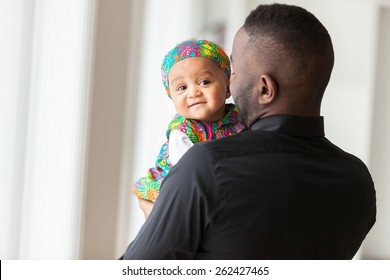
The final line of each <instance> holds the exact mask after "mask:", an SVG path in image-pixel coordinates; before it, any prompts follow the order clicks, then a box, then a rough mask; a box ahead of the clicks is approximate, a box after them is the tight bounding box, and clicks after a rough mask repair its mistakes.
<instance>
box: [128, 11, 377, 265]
mask: <svg viewBox="0 0 390 280" xmlns="http://www.w3.org/2000/svg"><path fill="white" fill-rule="evenodd" d="M231 58H232V65H233V71H234V74H233V75H232V77H231V84H230V90H231V94H232V96H233V98H234V100H235V102H236V104H237V106H238V108H239V111H240V114H241V119H242V121H243V123H244V124H246V126H247V127H248V128H250V129H249V130H248V131H246V132H243V133H240V134H238V135H235V136H231V137H227V138H224V139H221V140H217V141H212V142H208V143H202V144H197V145H195V146H194V147H193V148H191V149H190V150H189V151H188V152H187V153H186V154H185V155H184V156H183V158H182V159H181V160H180V161H179V163H178V164H177V165H176V166H175V167H174V168H172V170H171V171H170V173H169V175H168V176H167V177H166V178H165V180H164V182H163V184H162V187H161V194H160V197H159V198H158V199H157V201H156V203H155V205H154V209H153V211H152V212H151V214H150V216H149V217H148V219H147V220H146V222H145V224H144V226H143V227H142V228H141V230H140V233H139V235H138V236H137V237H136V238H135V240H134V241H133V242H132V243H131V244H130V246H129V247H128V249H127V251H126V252H125V254H124V258H125V259H351V258H353V256H354V255H355V253H356V252H357V250H358V249H359V247H360V245H361V243H362V241H363V240H364V238H365V236H366V235H367V233H368V232H369V230H370V229H371V227H372V226H373V224H374V223H375V215H376V200H375V190H374V185H373V182H372V179H371V176H370V174H369V171H368V170H367V168H366V166H365V165H364V164H363V163H362V162H361V161H360V160H359V159H358V158H356V157H354V156H352V155H350V154H348V153H346V152H344V151H342V150H341V149H340V148H338V147H336V146H335V145H333V144H332V143H330V142H329V141H328V140H327V139H326V138H325V137H324V127H323V118H322V117H321V116H320V106H321V99H322V96H323V93H324V91H325V88H326V86H327V84H328V82H329V79H330V75H331V72H332V68H333V61H334V56H333V47H332V42H331V39H330V37H329V34H328V32H327V30H326V29H325V28H324V26H323V25H322V24H321V23H320V22H319V21H318V20H317V19H316V18H315V17H314V16H313V15H312V14H311V13H309V12H307V11H306V10H304V9H302V8H299V7H296V6H289V5H279V4H273V5H260V6H258V7H257V8H256V9H255V10H253V11H252V12H251V13H250V15H249V16H248V17H247V19H246V21H245V24H244V26H243V27H242V28H241V29H240V30H239V31H238V33H237V34H236V36H235V39H234V42H233V51H232V56H231Z"/></svg>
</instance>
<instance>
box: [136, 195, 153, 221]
mask: <svg viewBox="0 0 390 280" xmlns="http://www.w3.org/2000/svg"><path fill="white" fill-rule="evenodd" d="M138 202H139V208H141V210H142V212H144V216H145V220H146V219H147V218H148V216H149V214H150V212H151V211H152V209H153V205H154V202H152V201H150V200H145V199H142V198H139V197H138Z"/></svg>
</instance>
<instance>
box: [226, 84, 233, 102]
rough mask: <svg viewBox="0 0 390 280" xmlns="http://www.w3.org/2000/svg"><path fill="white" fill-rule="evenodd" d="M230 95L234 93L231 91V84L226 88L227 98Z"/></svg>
mask: <svg viewBox="0 0 390 280" xmlns="http://www.w3.org/2000/svg"><path fill="white" fill-rule="evenodd" d="M230 96H232V94H231V93H230V86H229V85H228V86H227V89H226V99H228V98H229V97H230Z"/></svg>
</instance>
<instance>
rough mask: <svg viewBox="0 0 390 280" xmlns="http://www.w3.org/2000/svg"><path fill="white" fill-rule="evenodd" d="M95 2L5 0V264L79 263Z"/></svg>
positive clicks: (1, 152)
mask: <svg viewBox="0 0 390 280" xmlns="http://www.w3.org/2000/svg"><path fill="white" fill-rule="evenodd" d="M94 15H95V4H94V1H93V0H57V1H51V0H36V1H30V0H13V1H7V0H0V21H1V24H0V35H1V41H2V42H1V44H0V61H1V63H0V93H1V100H2V101H1V103H0V106H1V107H0V132H1V135H0V187H1V196H0V219H1V220H0V225H1V230H0V258H1V259H76V258H78V257H79V247H80V244H81V242H82V240H80V239H81V238H80V236H81V231H82V227H81V217H82V199H83V173H84V172H83V168H84V158H85V143H86V138H87V134H86V131H87V130H86V126H87V122H88V100H89V84H90V83H89V77H90V73H89V72H90V66H91V57H92V56H91V49H92V39H93V27H94V25H93V21H94Z"/></svg>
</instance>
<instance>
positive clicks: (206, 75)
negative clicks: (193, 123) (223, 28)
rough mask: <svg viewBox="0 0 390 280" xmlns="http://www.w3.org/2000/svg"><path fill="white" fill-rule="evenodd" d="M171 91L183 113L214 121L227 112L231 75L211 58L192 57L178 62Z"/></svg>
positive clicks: (170, 81) (201, 119)
mask: <svg viewBox="0 0 390 280" xmlns="http://www.w3.org/2000/svg"><path fill="white" fill-rule="evenodd" d="M168 82H169V91H170V94H171V98H172V100H173V103H174V105H175V108H176V111H177V113H178V114H179V115H181V116H183V117H185V118H188V119H195V120H200V121H205V122H214V121H218V120H220V119H222V118H223V117H224V115H225V100H226V98H228V97H229V96H230V93H229V79H228V77H227V76H226V74H225V73H224V72H223V71H222V70H221V69H220V68H219V67H218V66H217V65H216V64H215V63H214V62H212V61H211V60H209V59H207V58H203V57H191V58H186V59H184V60H181V61H179V62H176V63H175V64H174V65H173V66H172V68H171V70H170V72H169V76H168Z"/></svg>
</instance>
